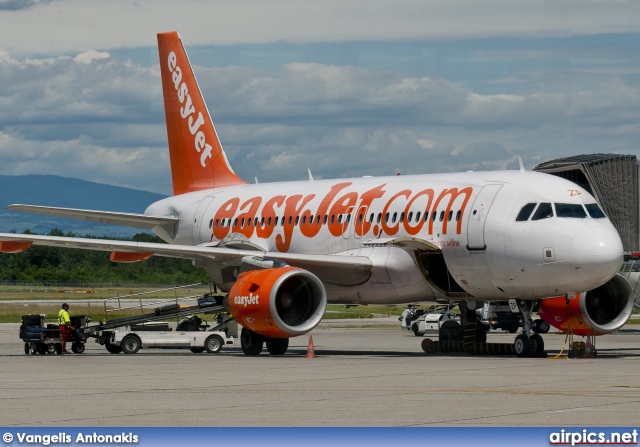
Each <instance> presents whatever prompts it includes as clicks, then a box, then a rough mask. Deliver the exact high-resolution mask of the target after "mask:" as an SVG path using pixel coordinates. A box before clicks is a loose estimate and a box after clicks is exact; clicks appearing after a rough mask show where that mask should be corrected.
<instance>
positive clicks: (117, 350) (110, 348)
mask: <svg viewBox="0 0 640 447" xmlns="http://www.w3.org/2000/svg"><path fill="white" fill-rule="evenodd" d="M104 347H105V348H107V351H109V353H110V354H120V353H121V352H122V348H121V347H120V346H117V345H112V344H109V343H105V344H104Z"/></svg>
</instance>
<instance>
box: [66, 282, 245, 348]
mask: <svg viewBox="0 0 640 447" xmlns="http://www.w3.org/2000/svg"><path fill="white" fill-rule="evenodd" d="M192 286H194V285H193V284H192V285H188V286H182V287H175V288H172V289H163V290H156V291H153V292H145V293H141V294H135V295H128V296H123V297H116V298H109V299H106V300H105V302H104V309H105V310H104V311H105V318H104V320H103V321H101V322H100V323H99V324H96V325H92V326H86V327H85V328H83V329H82V331H78V334H79V335H80V336H81V337H83V338H84V339H88V338H89V337H92V338H95V339H96V342H97V343H100V344H101V345H104V346H105V348H106V349H107V351H109V352H110V353H112V354H118V353H120V352H124V353H125V354H135V353H136V352H138V351H139V350H140V349H142V348H150V347H159V348H160V347H161V348H181V347H182V348H189V349H191V351H192V352H195V353H198V352H204V351H205V350H206V351H208V352H212V353H215V352H219V351H220V349H222V347H224V346H227V345H234V344H235V343H236V340H237V339H238V328H237V323H236V322H235V321H234V320H233V318H232V317H231V316H229V315H228V314H226V312H225V308H224V306H223V305H222V301H223V299H224V297H222V296H214V295H213V294H209V293H207V294H204V295H193V296H185V297H180V298H178V297H177V290H178V289H184V288H187V287H192ZM168 290H173V291H176V298H172V299H168V300H167V299H164V300H160V301H156V300H148V299H145V296H147V295H148V294H155V293H158V292H167V291H168ZM130 312H135V313H136V315H132V316H128V317H122V318H114V319H109V318H108V316H109V315H113V314H114V313H130ZM196 314H205V315H207V314H209V315H211V314H213V315H216V318H217V325H216V326H215V327H214V328H213V329H211V330H210V331H207V330H206V329H207V328H208V327H209V325H208V324H204V325H202V324H201V323H202V320H201V319H200V317H198V316H197V315H196ZM181 317H182V318H183V320H182V321H180V322H179V323H178V325H177V327H176V329H177V330H171V329H173V328H170V326H169V323H166V322H161V320H169V319H173V318H175V319H178V318H181Z"/></svg>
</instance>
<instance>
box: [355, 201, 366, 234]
mask: <svg viewBox="0 0 640 447" xmlns="http://www.w3.org/2000/svg"><path fill="white" fill-rule="evenodd" d="M368 210H369V209H368V207H366V206H361V207H360V208H358V212H357V213H356V215H355V216H353V227H354V230H355V231H354V232H353V233H354V235H355V237H356V239H360V238H361V237H362V236H363V235H364V228H365V224H366V222H367V211H368Z"/></svg>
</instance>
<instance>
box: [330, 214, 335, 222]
mask: <svg viewBox="0 0 640 447" xmlns="http://www.w3.org/2000/svg"><path fill="white" fill-rule="evenodd" d="M335 220H336V215H335V214H332V215H331V224H333V222H335Z"/></svg>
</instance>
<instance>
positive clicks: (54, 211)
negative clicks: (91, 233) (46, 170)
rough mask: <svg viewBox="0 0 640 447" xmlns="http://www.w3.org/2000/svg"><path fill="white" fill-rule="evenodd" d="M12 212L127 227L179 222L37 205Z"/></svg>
mask: <svg viewBox="0 0 640 447" xmlns="http://www.w3.org/2000/svg"><path fill="white" fill-rule="evenodd" d="M7 209H8V210H11V211H24V212H27V213H35V214H45V215H48V216H57V217H66V218H68V219H79V220H88V221H91V222H100V223H107V224H113V225H124V226H127V227H135V228H146V229H148V230H151V229H153V228H155V227H158V226H160V227H171V226H173V225H176V224H177V223H178V222H179V219H178V218H177V217H170V216H146V215H144V214H132V213H116V212H111V211H95V210H80V209H75V208H58V207H53V206H37V205H9V206H8V207H7Z"/></svg>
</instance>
